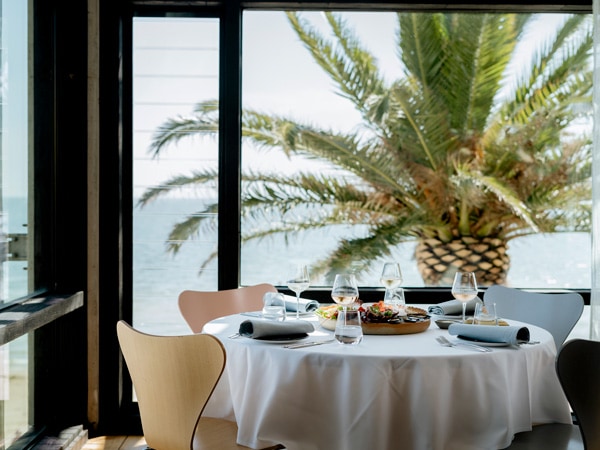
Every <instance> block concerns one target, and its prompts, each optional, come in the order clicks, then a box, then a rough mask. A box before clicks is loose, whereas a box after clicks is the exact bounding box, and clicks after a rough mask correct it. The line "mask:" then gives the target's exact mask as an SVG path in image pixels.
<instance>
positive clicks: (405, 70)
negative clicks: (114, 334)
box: [241, 11, 591, 288]
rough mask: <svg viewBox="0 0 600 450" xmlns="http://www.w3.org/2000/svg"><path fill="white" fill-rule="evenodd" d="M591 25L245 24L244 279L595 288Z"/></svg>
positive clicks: (352, 19)
mask: <svg viewBox="0 0 600 450" xmlns="http://www.w3.org/2000/svg"><path fill="white" fill-rule="evenodd" d="M580 18H581V23H579V24H578V25H577V27H578V31H577V32H574V33H572V34H571V35H569V36H568V37H567V39H566V42H568V43H567V44H566V45H564V46H563V47H560V44H561V39H563V36H562V35H561V34H558V33H559V30H562V32H563V33H564V32H565V30H566V29H567V27H570V26H573V25H574V23H575V22H576V21H577V22H578V21H579V19H580ZM590 19H591V17H587V19H584V18H583V16H570V15H566V14H533V15H530V16H526V15H524V14H520V15H519V14H482V13H471V14H467V13H460V14H433V13H417V14H409V13H399V14H396V13H393V12H378V13H374V12H339V13H330V14H327V13H324V12H318V11H317V12H306V11H304V12H299V13H288V14H286V13H284V12H273V11H268V12H267V11H248V12H245V14H244V26H243V30H244V35H243V43H244V52H243V76H244V77H243V86H242V95H243V100H244V101H243V109H244V111H245V112H246V113H247V116H246V117H247V124H248V129H247V130H245V131H246V136H247V137H246V138H245V140H244V141H243V168H242V170H243V173H244V174H247V176H246V177H245V178H244V179H245V180H246V184H245V185H243V189H244V191H243V198H244V200H245V202H246V205H247V212H248V214H246V215H245V216H244V221H243V232H242V236H244V237H245V238H249V240H248V241H247V242H245V243H244V245H243V246H242V272H241V279H242V283H243V284H253V283H258V282H264V281H270V282H273V283H275V284H280V285H285V278H286V273H285V269H286V267H289V265H290V264H289V263H290V262H291V261H294V260H296V259H301V260H304V261H305V262H307V263H309V264H311V265H312V266H313V268H314V269H315V270H314V272H315V274H314V275H315V276H314V277H313V284H314V285H317V286H327V285H330V282H331V275H332V273H334V272H336V271H342V270H356V271H357V273H358V274H359V279H360V281H361V284H362V285H363V286H380V282H379V274H380V272H381V268H382V266H383V263H384V262H385V261H387V260H397V261H399V262H400V263H401V267H402V269H403V272H404V286H406V287H423V286H448V285H449V283H448V279H449V278H448V276H446V273H449V274H450V276H451V275H452V274H453V272H454V271H455V270H456V269H457V268H458V267H463V268H464V267H471V268H472V269H473V270H476V271H478V278H480V281H486V279H485V275H484V272H486V271H488V270H489V271H494V270H498V271H499V272H500V275H499V276H498V277H493V276H492V274H490V276H489V277H488V278H487V283H482V284H488V285H489V284H494V283H498V282H500V283H507V284H509V285H511V286H514V287H525V288H589V286H590V267H591V254H590V250H589V249H590V234H589V224H590V222H589V215H588V213H589V204H590V200H591V191H590V179H589V177H590V170H589V168H590V167H589V164H590V161H591V152H590V149H591V143H590V137H591V118H590V117H591V116H590V114H591V97H590V94H591V90H590V88H591V77H590V75H591V72H590V71H591V59H590V55H591V53H590V49H591V39H590V37H591V21H590ZM266 23H268V24H269V26H265V24H266ZM443 33H447V35H443ZM475 36H477V37H475ZM475 41H478V45H471V44H473V43H474V42H475ZM552 43H556V44H558V45H559V49H558V50H554V51H555V53H554V54H552V51H553V50H551V47H550V45H551V44H552ZM444 46H448V47H449V48H451V49H453V50H452V51H454V53H452V52H445V51H444ZM569 46H573V47H575V48H578V49H579V50H580V51H581V52H582V54H583V55H584V56H579V55H577V56H575V55H572V54H571V53H568V52H569V51H570V52H573V51H574V49H573V47H571V48H569ZM567 49H568V50H567ZM442 58H447V60H442ZM565 61H569V63H570V64H573V65H574V67H573V69H572V71H569V70H565V68H564V67H563V66H561V64H564V63H565ZM500 71H501V72H500ZM558 80H561V81H558ZM556 83H560V84H561V85H562V87H563V88H561V89H560V90H557V89H556V87H555V85H556ZM539 91H545V92H544V93H543V94H540V92H539ZM569 102H572V104H571V105H569V104H568V103H569ZM535 127H539V129H538V130H534V128H535ZM558 177H563V179H562V181H560V182H559V181H558ZM461 208H462V209H461ZM462 254H465V257H464V258H462V257H461V255H462ZM559 254H560V255H561V257H560V258H556V255H559ZM256 261H260V262H261V263H260V264H256ZM505 271H506V272H507V273H506V274H505V273H504V272H505ZM444 272H446V273H444ZM450 279H451V278H450Z"/></svg>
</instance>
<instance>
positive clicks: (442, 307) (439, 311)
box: [427, 297, 483, 316]
mask: <svg viewBox="0 0 600 450" xmlns="http://www.w3.org/2000/svg"><path fill="white" fill-rule="evenodd" d="M477 303H483V300H481V299H480V298H479V297H475V298H474V299H473V300H469V301H468V302H467V308H466V313H467V314H473V313H474V312H475V305H476V304H477ZM427 312H429V314H435V315H436V316H461V315H462V302H461V301H459V300H448V301H446V302H441V303H438V304H437V305H431V306H430V307H429V308H427Z"/></svg>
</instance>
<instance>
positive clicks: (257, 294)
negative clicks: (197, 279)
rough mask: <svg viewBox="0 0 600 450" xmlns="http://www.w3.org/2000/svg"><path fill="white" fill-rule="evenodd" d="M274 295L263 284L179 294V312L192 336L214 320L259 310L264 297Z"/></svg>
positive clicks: (267, 285)
mask: <svg viewBox="0 0 600 450" xmlns="http://www.w3.org/2000/svg"><path fill="white" fill-rule="evenodd" d="M266 292H277V289H276V288H275V286H273V285H271V284H268V283H262V284H257V285H254V286H245V287H241V288H237V289H227V290H223V291H183V292H182V293H181V294H179V300H178V303H179V311H181V315H182V316H183V318H184V319H185V321H186V322H187V324H188V325H189V326H190V328H191V329H192V331H193V332H194V333H200V332H201V331H202V327H204V325H205V324H206V323H207V322H210V321H211V320H213V319H216V318H217V317H223V316H228V315H231V314H237V313H241V312H247V311H260V310H262V307H263V300H262V298H263V295H265V293H266Z"/></svg>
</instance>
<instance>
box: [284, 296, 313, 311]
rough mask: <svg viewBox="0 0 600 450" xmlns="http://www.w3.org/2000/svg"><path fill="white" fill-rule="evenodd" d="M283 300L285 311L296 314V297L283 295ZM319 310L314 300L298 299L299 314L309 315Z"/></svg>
mask: <svg viewBox="0 0 600 450" xmlns="http://www.w3.org/2000/svg"><path fill="white" fill-rule="evenodd" d="M283 298H284V300H285V310H286V311H293V312H296V309H297V303H296V297H292V296H291V295H284V296H283ZM318 308H319V302H318V301H316V300H308V299H306V298H301V299H300V312H301V313H309V312H314V311H316V310H317V309H318Z"/></svg>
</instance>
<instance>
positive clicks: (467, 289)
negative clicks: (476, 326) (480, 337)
mask: <svg viewBox="0 0 600 450" xmlns="http://www.w3.org/2000/svg"><path fill="white" fill-rule="evenodd" d="M452 295H453V296H454V298H455V299H456V300H459V301H460V302H462V321H463V323H465V322H466V317H465V313H466V310H467V302H468V301H469V300H473V299H474V298H475V297H477V280H476V279H475V273H474V272H456V274H455V275H454V282H453V283H452Z"/></svg>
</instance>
